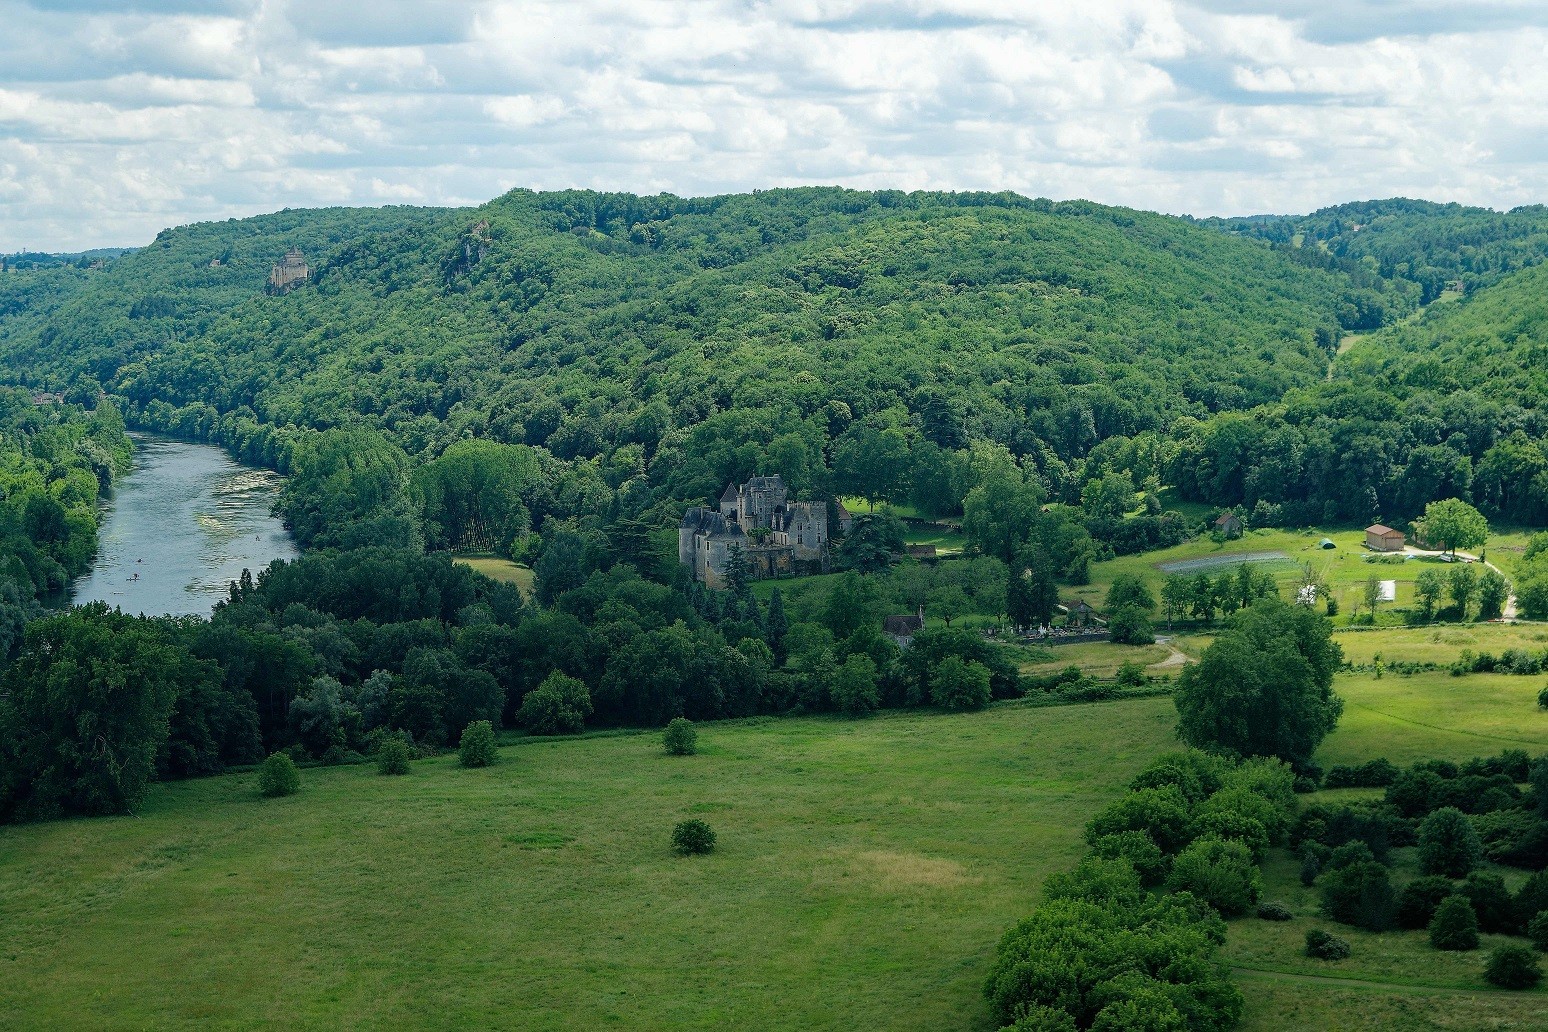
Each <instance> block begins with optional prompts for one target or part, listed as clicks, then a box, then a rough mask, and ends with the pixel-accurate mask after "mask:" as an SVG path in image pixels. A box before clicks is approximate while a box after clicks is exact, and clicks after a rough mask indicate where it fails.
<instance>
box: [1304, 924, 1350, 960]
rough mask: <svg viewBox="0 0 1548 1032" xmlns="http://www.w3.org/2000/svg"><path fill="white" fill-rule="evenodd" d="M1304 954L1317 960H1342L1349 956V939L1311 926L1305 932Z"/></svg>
mask: <svg viewBox="0 0 1548 1032" xmlns="http://www.w3.org/2000/svg"><path fill="white" fill-rule="evenodd" d="M1306 955H1307V956H1308V957H1315V958H1317V959H1318V960H1344V959H1346V958H1347V957H1348V956H1349V941H1348V940H1347V939H1341V938H1339V937H1338V936H1336V935H1334V934H1333V933H1332V932H1326V931H1323V930H1322V929H1321V928H1313V929H1311V930H1310V931H1308V932H1307V933H1306Z"/></svg>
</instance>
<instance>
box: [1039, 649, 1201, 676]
mask: <svg viewBox="0 0 1548 1032" xmlns="http://www.w3.org/2000/svg"><path fill="white" fill-rule="evenodd" d="M1045 651H1046V652H1047V654H1048V655H1049V656H1050V657H1051V658H1049V659H1039V660H1038V661H1035V662H1031V663H1026V664H1023V665H1022V667H1021V671H1022V673H1025V674H1034V675H1040V674H1051V673H1055V672H1057V671H1060V670H1063V669H1064V668H1065V667H1070V666H1077V667H1080V669H1081V671H1082V672H1084V673H1086V674H1090V675H1091V676H1093V677H1111V676H1112V675H1113V674H1115V673H1117V672H1118V668H1119V667H1121V666H1123V665H1124V664H1125V663H1138V664H1140V665H1141V666H1147V667H1148V666H1151V665H1153V664H1156V663H1160V662H1162V661H1163V660H1165V659H1167V658H1168V657H1169V656H1171V654H1172V650H1171V649H1169V648H1167V647H1166V646H1165V645H1115V644H1113V643H1112V642H1108V641H1092V642H1081V643H1079V644H1076V645H1057V646H1052V647H1049V648H1048V649H1046V650H1045Z"/></svg>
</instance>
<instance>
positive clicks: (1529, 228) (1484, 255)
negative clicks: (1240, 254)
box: [1204, 197, 1548, 329]
mask: <svg viewBox="0 0 1548 1032" xmlns="http://www.w3.org/2000/svg"><path fill="white" fill-rule="evenodd" d="M1204 222H1205V224H1207V225H1211V226H1214V227H1215V228H1218V229H1222V230H1224V231H1226V232H1229V233H1234V234H1238V235H1242V236H1248V237H1254V238H1256V239H1259V240H1267V241H1269V242H1271V243H1272V244H1274V245H1275V246H1276V249H1278V250H1280V251H1282V252H1284V253H1286V254H1288V255H1291V256H1292V257H1294V258H1295V259H1296V260H1299V261H1304V262H1306V263H1308V264H1312V265H1316V266H1318V267H1322V268H1331V269H1337V270H1339V271H1340V272H1343V273H1345V274H1346V275H1348V276H1350V277H1351V278H1352V279H1354V280H1356V281H1358V282H1371V281H1372V278H1373V277H1374V278H1375V279H1376V280H1380V281H1387V282H1388V283H1390V284H1392V285H1393V286H1394V287H1396V288H1397V290H1396V292H1398V293H1402V294H1405V295H1406V296H1407V297H1409V298H1411V299H1412V298H1417V299H1418V300H1419V301H1420V303H1423V304H1429V303H1430V302H1431V301H1433V300H1435V299H1436V298H1438V297H1439V296H1440V295H1441V293H1442V292H1443V291H1444V290H1446V289H1447V287H1448V286H1449V287H1453V288H1456V287H1460V288H1461V289H1463V290H1466V291H1468V292H1471V291H1473V290H1476V289H1478V288H1479V287H1487V286H1491V285H1493V284H1495V283H1498V282H1499V281H1500V280H1502V279H1504V278H1505V277H1506V276H1509V275H1510V274H1511V273H1514V272H1519V271H1521V270H1522V269H1528V268H1531V267H1532V266H1534V265H1538V264H1539V263H1541V262H1542V261H1543V259H1544V257H1545V256H1548V208H1545V207H1543V206H1542V205H1540V204H1534V205H1530V206H1527V207H1521V208H1514V209H1512V210H1510V211H1505V212H1497V211H1493V210H1491V209H1489V208H1470V207H1465V206H1463V205H1460V204H1454V203H1453V204H1436V203H1434V202H1432V201H1415V200H1409V199H1407V198H1403V197H1394V198H1391V199H1388V200H1382V201H1356V202H1354V203H1351V204H1340V205H1338V206H1336V207H1332V208H1323V209H1321V210H1319V211H1314V212H1312V213H1311V214H1310V215H1269V216H1252V217H1247V218H1228V219H1206V220H1204ZM1360 328H1363V329H1370V328H1373V324H1368V325H1365V326H1362V327H1360Z"/></svg>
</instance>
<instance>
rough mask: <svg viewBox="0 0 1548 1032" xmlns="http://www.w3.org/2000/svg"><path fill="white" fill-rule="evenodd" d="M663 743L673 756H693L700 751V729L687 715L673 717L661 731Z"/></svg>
mask: <svg viewBox="0 0 1548 1032" xmlns="http://www.w3.org/2000/svg"><path fill="white" fill-rule="evenodd" d="M661 745H662V747H663V748H664V749H666V751H667V752H669V753H671V754H672V755H673V756H692V755H693V754H694V753H696V752H698V751H699V731H698V729H697V728H695V727H694V726H693V721H691V720H689V719H688V718H687V717H673V718H672V720H671V721H670V722H669V723H668V724H667V726H666V730H665V731H662V732H661Z"/></svg>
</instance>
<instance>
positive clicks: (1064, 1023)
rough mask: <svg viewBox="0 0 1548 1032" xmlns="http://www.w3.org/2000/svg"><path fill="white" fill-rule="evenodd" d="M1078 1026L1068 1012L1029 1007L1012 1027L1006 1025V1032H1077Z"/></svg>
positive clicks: (1050, 1008)
mask: <svg viewBox="0 0 1548 1032" xmlns="http://www.w3.org/2000/svg"><path fill="white" fill-rule="evenodd" d="M1079 1028H1080V1026H1078V1025H1076V1024H1075V1019H1074V1018H1072V1017H1070V1015H1069V1012H1068V1011H1062V1010H1055V1009H1054V1008H1052V1007H1041V1006H1039V1007H1031V1008H1028V1010H1027V1012H1026V1013H1025V1014H1023V1015H1022V1016H1021V1017H1019V1018H1017V1019H1016V1023H1015V1024H1014V1025H1007V1026H1006V1032H1079Z"/></svg>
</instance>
